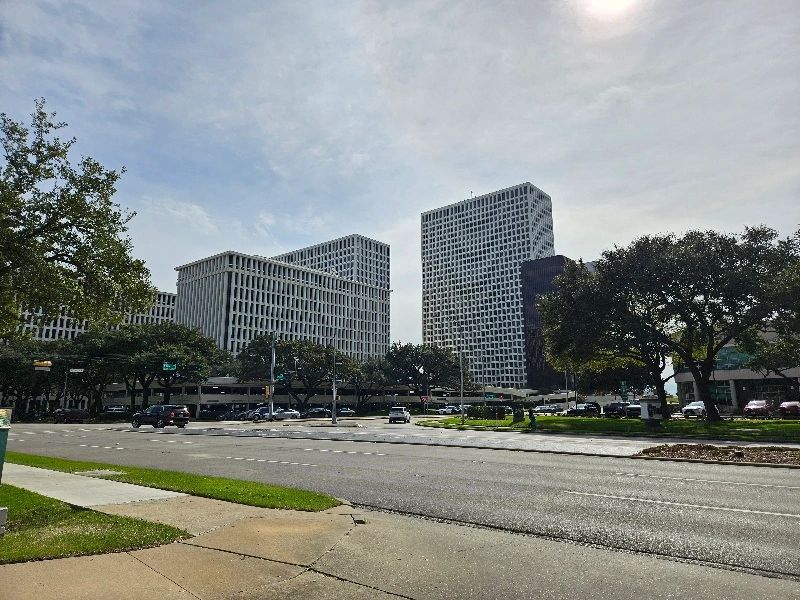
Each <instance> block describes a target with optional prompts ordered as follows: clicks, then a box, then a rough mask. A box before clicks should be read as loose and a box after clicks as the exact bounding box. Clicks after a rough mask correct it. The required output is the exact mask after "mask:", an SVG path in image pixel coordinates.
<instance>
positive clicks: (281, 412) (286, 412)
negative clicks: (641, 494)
mask: <svg viewBox="0 0 800 600" xmlns="http://www.w3.org/2000/svg"><path fill="white" fill-rule="evenodd" d="M299 418H300V413H299V412H297V411H296V410H294V409H293V408H287V409H283V408H279V409H278V410H276V411H275V412H273V413H272V419H270V420H271V421H284V420H286V419H299Z"/></svg>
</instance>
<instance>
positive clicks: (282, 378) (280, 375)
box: [275, 373, 286, 381]
mask: <svg viewBox="0 0 800 600" xmlns="http://www.w3.org/2000/svg"><path fill="white" fill-rule="evenodd" d="M275 381H286V375H284V374H283V373H279V374H278V375H276V376H275Z"/></svg>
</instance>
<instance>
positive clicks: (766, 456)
mask: <svg viewBox="0 0 800 600" xmlns="http://www.w3.org/2000/svg"><path fill="white" fill-rule="evenodd" d="M636 456H655V457H660V458H693V459H700V460H723V461H726V462H743V463H771V464H777V465H800V448H785V447H781V446H714V445H712V444H664V445H662V446H655V447H653V448H645V449H644V450H642V451H641V452H639V454H637V455H636Z"/></svg>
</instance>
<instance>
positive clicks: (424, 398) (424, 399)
mask: <svg viewBox="0 0 800 600" xmlns="http://www.w3.org/2000/svg"><path fill="white" fill-rule="evenodd" d="M419 399H420V400H422V401H423V402H427V401H428V397H427V396H420V397H419Z"/></svg>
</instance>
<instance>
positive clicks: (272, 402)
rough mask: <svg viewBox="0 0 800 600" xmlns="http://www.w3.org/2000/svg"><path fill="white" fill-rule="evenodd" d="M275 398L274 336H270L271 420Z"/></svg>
mask: <svg viewBox="0 0 800 600" xmlns="http://www.w3.org/2000/svg"><path fill="white" fill-rule="evenodd" d="M295 368H297V359H295ZM274 398H275V334H274V333H273V334H272V365H271V366H270V368H269V418H270V419H272V413H273V411H272V409H273V407H274Z"/></svg>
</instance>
